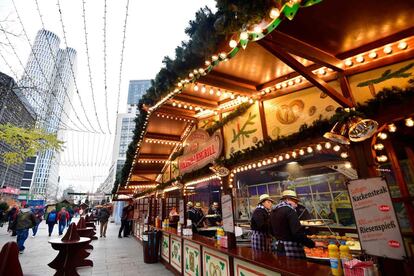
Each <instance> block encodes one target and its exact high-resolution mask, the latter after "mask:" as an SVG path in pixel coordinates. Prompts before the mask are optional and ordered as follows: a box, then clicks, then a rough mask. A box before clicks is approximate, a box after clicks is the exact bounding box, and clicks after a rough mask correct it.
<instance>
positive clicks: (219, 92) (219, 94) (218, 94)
mask: <svg viewBox="0 0 414 276" xmlns="http://www.w3.org/2000/svg"><path fill="white" fill-rule="evenodd" d="M216 95H217V96H219V97H220V96H221V91H220V89H218V90H217V92H216Z"/></svg>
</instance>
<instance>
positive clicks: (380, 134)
mask: <svg viewBox="0 0 414 276" xmlns="http://www.w3.org/2000/svg"><path fill="white" fill-rule="evenodd" d="M378 137H379V138H380V139H381V140H385V139H387V137H388V135H387V133H384V132H380V133H378Z"/></svg>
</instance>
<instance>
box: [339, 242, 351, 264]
mask: <svg viewBox="0 0 414 276" xmlns="http://www.w3.org/2000/svg"><path fill="white" fill-rule="evenodd" d="M339 258H340V259H341V264H342V268H344V267H343V266H344V263H345V262H347V261H349V260H352V255H351V253H350V252H349V247H348V246H347V245H344V244H343V245H341V246H339Z"/></svg>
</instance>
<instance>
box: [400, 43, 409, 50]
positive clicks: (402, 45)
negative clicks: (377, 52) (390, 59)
mask: <svg viewBox="0 0 414 276" xmlns="http://www.w3.org/2000/svg"><path fill="white" fill-rule="evenodd" d="M407 47H408V44H407V42H405V41H401V42H400V43H398V49H400V50H405V49H407Z"/></svg>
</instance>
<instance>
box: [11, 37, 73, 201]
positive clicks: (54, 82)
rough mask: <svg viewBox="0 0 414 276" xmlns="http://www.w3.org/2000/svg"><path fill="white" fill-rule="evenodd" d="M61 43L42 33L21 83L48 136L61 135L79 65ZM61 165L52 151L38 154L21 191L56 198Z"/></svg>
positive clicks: (28, 167)
mask: <svg viewBox="0 0 414 276" xmlns="http://www.w3.org/2000/svg"><path fill="white" fill-rule="evenodd" d="M59 44H60V39H59V37H57V36H56V35H55V34H54V33H52V32H50V31H47V30H40V31H39V32H38V33H37V35H36V38H35V41H34V43H33V47H32V51H31V53H30V56H29V59H28V61H27V65H26V67H25V72H24V74H23V77H22V78H21V80H20V82H19V86H21V87H24V88H23V89H22V91H23V93H24V95H25V96H26V98H27V99H28V101H29V103H30V104H31V105H32V107H33V109H34V111H35V112H36V114H37V118H38V120H37V125H38V126H39V127H41V128H43V129H45V130H46V131H47V132H49V133H58V130H59V126H60V124H61V122H62V120H64V119H66V118H64V117H63V116H62V114H63V111H64V110H65V112H66V111H67V103H66V102H67V100H66V99H67V98H68V97H71V96H72V90H73V78H72V72H71V68H70V66H71V64H72V65H74V64H76V51H75V50H74V49H72V48H66V49H59ZM73 70H74V71H76V68H73ZM59 136H60V135H59V133H58V137H59ZM60 138H61V137H60ZM33 164H34V168H32V167H33ZM58 165H59V154H58V153H54V152H53V151H50V150H48V151H45V152H43V153H41V154H39V155H38V156H37V157H36V160H34V159H33V158H31V159H30V160H28V162H27V163H26V168H27V170H25V178H24V179H23V180H22V186H21V190H22V192H23V191H24V190H26V191H28V190H30V194H31V195H33V196H34V197H36V198H46V199H47V198H48V197H51V196H52V197H53V196H54V195H55V193H56V189H57V186H58V181H59V177H58Z"/></svg>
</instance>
